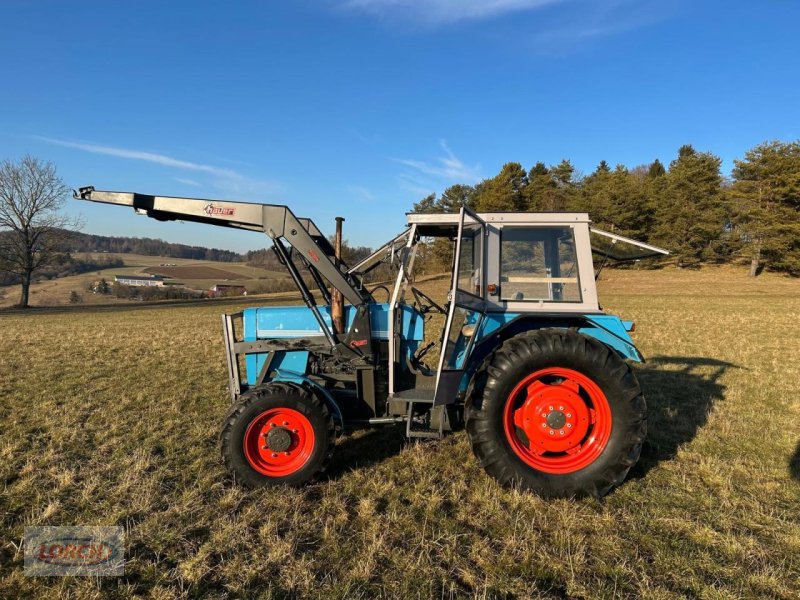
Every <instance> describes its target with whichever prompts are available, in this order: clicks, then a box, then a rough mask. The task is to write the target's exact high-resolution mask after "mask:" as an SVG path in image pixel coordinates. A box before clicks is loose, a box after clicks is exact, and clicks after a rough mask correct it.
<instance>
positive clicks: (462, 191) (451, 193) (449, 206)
mask: <svg viewBox="0 0 800 600" xmlns="http://www.w3.org/2000/svg"><path fill="white" fill-rule="evenodd" d="M475 201H476V194H475V188H474V187H472V186H471V185H462V184H456V185H451V186H450V187H449V188H447V189H446V190H445V191H444V192H442V196H441V198H439V202H438V204H437V206H438V208H439V209H440V211H441V212H445V213H454V212H458V211H459V210H461V206H462V205H463V206H466V207H467V208H469V209H472V210H475Z"/></svg>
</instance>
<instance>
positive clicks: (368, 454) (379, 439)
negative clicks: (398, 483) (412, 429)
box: [325, 423, 408, 479]
mask: <svg viewBox="0 0 800 600" xmlns="http://www.w3.org/2000/svg"><path fill="white" fill-rule="evenodd" d="M407 443H408V440H407V439H406V426H405V423H401V424H397V425H382V426H378V427H376V428H361V429H355V430H353V431H349V432H348V433H347V435H345V436H344V437H342V438H339V439H337V440H336V450H335V452H334V454H333V460H332V461H331V465H330V466H329V467H328V470H327V472H326V476H325V479H339V478H340V477H342V476H343V475H345V474H347V473H348V472H350V471H353V470H356V469H363V468H366V467H370V466H372V465H375V464H378V463H380V462H383V461H384V460H387V459H389V458H391V457H393V456H396V455H398V454H400V451H401V450H402V449H403V448H404V447H405V446H406V445H407Z"/></svg>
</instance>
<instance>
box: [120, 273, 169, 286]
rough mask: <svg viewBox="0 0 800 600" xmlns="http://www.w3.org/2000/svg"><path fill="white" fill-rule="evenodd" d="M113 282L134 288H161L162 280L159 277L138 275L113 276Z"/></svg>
mask: <svg viewBox="0 0 800 600" xmlns="http://www.w3.org/2000/svg"><path fill="white" fill-rule="evenodd" d="M114 282H115V283H119V284H121V285H131V286H136V287H149V286H154V285H155V286H163V285H164V278H163V277H162V276H161V275H152V276H150V277H141V276H139V275H114Z"/></svg>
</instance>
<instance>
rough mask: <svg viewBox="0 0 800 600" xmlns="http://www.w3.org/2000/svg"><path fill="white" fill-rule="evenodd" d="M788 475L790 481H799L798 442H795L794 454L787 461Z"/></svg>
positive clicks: (799, 457) (799, 459)
mask: <svg viewBox="0 0 800 600" xmlns="http://www.w3.org/2000/svg"><path fill="white" fill-rule="evenodd" d="M789 475H791V476H792V479H796V480H797V481H800V442H797V447H796V448H795V449H794V454H792V458H790V459H789Z"/></svg>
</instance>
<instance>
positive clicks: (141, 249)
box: [64, 231, 244, 262]
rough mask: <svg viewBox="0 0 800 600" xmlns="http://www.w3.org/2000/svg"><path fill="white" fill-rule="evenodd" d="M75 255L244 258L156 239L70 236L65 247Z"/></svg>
mask: <svg viewBox="0 0 800 600" xmlns="http://www.w3.org/2000/svg"><path fill="white" fill-rule="evenodd" d="M64 246H65V248H68V249H69V250H70V251H72V252H108V253H113V254H142V255H144V256H168V257H170V258H187V259H191V260H214V261H222V262H238V261H241V260H244V255H242V254H239V253H238V252H232V251H231V250H220V249H219V248H204V247H202V246H188V245H186V244H174V243H172V242H165V241H164V240H158V239H154V238H138V237H119V236H106V235H92V234H87V233H79V232H76V231H72V232H69V235H68V237H67V239H66V241H65V244H64Z"/></svg>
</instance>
